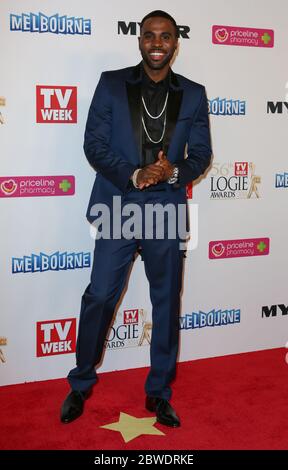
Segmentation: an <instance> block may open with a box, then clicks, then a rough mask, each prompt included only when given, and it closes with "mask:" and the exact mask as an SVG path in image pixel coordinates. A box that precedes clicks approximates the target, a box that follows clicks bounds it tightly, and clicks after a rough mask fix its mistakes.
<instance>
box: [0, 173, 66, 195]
mask: <svg viewBox="0 0 288 470" xmlns="http://www.w3.org/2000/svg"><path fill="white" fill-rule="evenodd" d="M73 194H75V177H74V176H72V175H63V176H0V197H33V196H73Z"/></svg>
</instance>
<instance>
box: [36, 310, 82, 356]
mask: <svg viewBox="0 0 288 470" xmlns="http://www.w3.org/2000/svg"><path fill="white" fill-rule="evenodd" d="M75 349H76V318H66V319H65V320H50V321H41V322H37V353H36V355H37V357H43V356H53V355H55V354H69V353H73V352H75Z"/></svg>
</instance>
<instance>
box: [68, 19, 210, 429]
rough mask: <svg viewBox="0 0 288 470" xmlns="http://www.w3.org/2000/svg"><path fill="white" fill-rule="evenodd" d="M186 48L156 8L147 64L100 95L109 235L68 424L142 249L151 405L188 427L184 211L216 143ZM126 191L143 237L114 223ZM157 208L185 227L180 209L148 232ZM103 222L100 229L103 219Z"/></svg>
mask: <svg viewBox="0 0 288 470" xmlns="http://www.w3.org/2000/svg"><path fill="white" fill-rule="evenodd" d="M177 46H178V28H177V25H176V22H175V20H174V19H173V18H172V17H171V16H170V15H169V14H168V13H166V12H163V11H161V10H157V11H153V12H151V13H149V14H148V15H146V16H145V17H144V18H143V20H142V22H141V25H140V38H139V49H140V52H141V55H142V61H141V63H140V64H139V65H137V66H134V67H128V68H125V69H121V70H116V71H110V72H104V73H102V75H101V78H100V81H99V83H98V85H97V88H96V91H95V94H94V97H93V99H92V103H91V106H90V110H89V114H88V119H87V124H86V131H85V142H84V151H85V154H86V157H87V159H88V161H89V163H90V164H91V165H92V167H93V168H94V169H95V170H96V172H97V175H96V180H95V183H94V186H93V190H92V193H91V198H90V202H89V206H88V211H87V217H88V220H89V221H91V222H92V221H94V222H95V221H96V225H97V215H98V216H99V207H100V206H101V207H103V205H105V207H107V208H108V209H109V215H108V217H107V218H106V224H107V226H108V228H109V229H108V232H109V236H107V230H106V232H105V236H102V237H101V236H98V237H97V240H96V243H95V252H94V262H93V267H92V273H91V282H90V284H89V286H88V287H87V289H86V291H85V292H84V295H83V297H82V305H81V314H80V323H79V332H78V339H77V353H76V359H77V366H76V367H75V368H74V369H72V370H71V371H70V373H69V375H68V381H69V383H70V386H71V391H70V393H69V395H68V396H67V398H66V400H65V401H64V403H63V405H62V409H61V421H62V422H63V423H69V422H71V421H73V420H74V419H76V418H78V417H79V416H80V415H81V414H82V412H83V408H84V402H85V400H86V399H87V398H88V396H89V392H90V391H91V388H92V386H93V385H94V384H95V383H96V380H97V376H96V372H95V366H96V365H97V364H98V363H99V361H100V359H101V356H102V353H103V348H104V344H105V340H106V336H107V331H108V329H109V326H110V323H111V321H112V318H113V314H114V311H115V307H116V305H117V302H118V301H119V299H120V296H121V293H122V291H123V288H124V286H125V282H126V279H127V274H128V271H129V267H130V265H131V263H132V261H133V259H134V255H135V252H136V251H138V250H139V249H141V253H142V257H143V261H144V266H145V272H146V276H147V279H148V281H149V286H150V298H151V303H152V306H153V310H152V324H153V327H152V328H153V329H152V340H151V347H150V357H151V367H150V371H149V374H148V377H147V380H146V383H145V391H146V409H147V410H149V411H151V412H155V413H156V416H157V420H158V422H160V423H162V424H164V425H167V426H172V427H177V426H180V420H179V418H178V416H177V414H176V412H175V410H174V409H173V408H172V406H171V404H170V402H169V400H170V398H171V387H170V383H171V381H172V380H173V378H174V376H175V369H176V360H177V353H178V336H179V305H180V291H181V284H182V265H183V245H181V240H182V241H183V238H185V237H184V236H183V233H184V232H183V229H184V225H185V228H186V221H183V220H182V219H183V217H182V218H181V217H178V216H179V214H180V212H181V211H180V207H183V206H184V207H185V210H186V190H185V187H186V184H187V183H189V182H190V181H192V180H195V179H196V178H198V176H200V175H201V174H203V173H204V171H205V170H206V169H207V167H208V166H209V163H210V158H211V145H210V135H209V124H208V106H207V98H206V94H205V88H204V87H203V86H202V85H200V84H198V83H195V82H192V81H190V80H188V79H187V78H185V77H183V76H181V75H178V74H175V73H174V72H172V70H171V68H170V62H171V60H172V58H173V56H174V54H175V51H176V49H177ZM186 146H187V155H186V154H185V150H186ZM116 198H118V200H119V201H120V208H121V227H122V228H123V224H125V221H126V222H127V214H128V212H129V211H128V209H127V208H128V206H129V204H130V205H131V204H132V205H133V207H135V205H136V206H137V208H139V209H140V213H141V217H140V222H139V219H138V222H139V224H138V225H139V226H137V227H136V234H135V232H134V236H126V235H125V233H123V232H121V234H120V236H119V233H118V231H117V234H116V235H115V233H114V232H113V233H112V231H111V226H112V227H113V228H114V226H115V224H113V219H114V218H115V216H116V214H115V207H114V201H115V199H116ZM155 206H157V207H158V208H159V206H160V207H162V208H165V207H168V206H169V208H170V209H171V208H172V209H173V210H174V215H175V214H176V217H174V219H173V220H174V222H175V220H177V223H176V222H175V223H176V225H177V230H174V231H173V230H172V232H171V231H169V227H168V225H169V222H171V220H172V218H173V217H172V216H171V212H170V214H169V215H168V216H167V214H166V216H165V215H164V218H163V220H162V225H161V230H160V236H158V235H159V231H158V228H159V227H158V225H159V224H158V221H157V217H156V221H155V220H154V219H153V218H152V232H153V236H151V230H150V232H149V236H147V231H146V229H147V227H148V226H149V223H148V222H147V220H146V219H145V217H146V212H145V211H146V209H147V208H148V207H155ZM118 207H119V206H118ZM130 207H131V206H130ZM113 208H114V212H113ZM123 209H124V211H123V214H124V215H123V214H122V210H123ZM125 209H126V212H125ZM127 211H128V212H127ZM172 213H173V211H172ZM118 215H119V214H117V216H118ZM182 215H183V213H182ZM101 222H102V225H103V219H101ZM150 222H151V220H150ZM136 225H137V224H136ZM140 225H141V227H140ZM150 225H151V224H150ZM179 226H180V227H179ZM102 228H103V227H102ZM130 228H131V227H130ZM148 228H149V227H148ZM98 229H99V233H100V232H101V231H100V226H99V225H98ZM134 229H135V227H134ZM150 229H151V226H150ZM143 230H144V232H145V233H143ZM155 231H156V232H157V233H158V235H157V233H156V236H155ZM176 232H177V233H176ZM99 233H98V235H99ZM171 233H172V235H171Z"/></svg>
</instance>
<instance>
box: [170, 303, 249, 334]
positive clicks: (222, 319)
mask: <svg viewBox="0 0 288 470" xmlns="http://www.w3.org/2000/svg"><path fill="white" fill-rule="evenodd" d="M179 320H180V330H192V329H195V328H205V327H206V326H212V327H213V326H224V325H231V324H233V323H240V309H235V308H233V309H231V310H221V309H220V310H216V309H213V310H211V311H210V312H208V313H206V312H202V311H200V312H192V313H189V314H187V315H184V316H183V317H180V319H179Z"/></svg>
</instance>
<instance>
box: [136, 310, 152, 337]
mask: <svg viewBox="0 0 288 470" xmlns="http://www.w3.org/2000/svg"><path fill="white" fill-rule="evenodd" d="M139 313H140V316H141V319H142V334H141V338H140V339H139V342H138V346H142V344H143V342H144V341H145V339H146V341H147V343H148V344H151V331H152V323H151V322H148V321H146V317H147V312H145V310H143V308H141V309H140V310H139Z"/></svg>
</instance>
